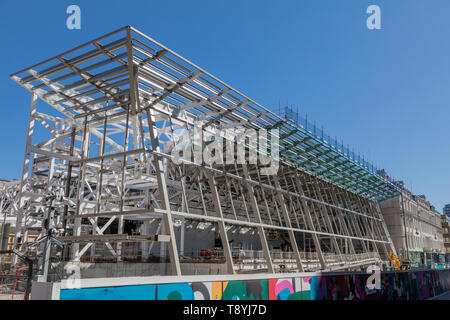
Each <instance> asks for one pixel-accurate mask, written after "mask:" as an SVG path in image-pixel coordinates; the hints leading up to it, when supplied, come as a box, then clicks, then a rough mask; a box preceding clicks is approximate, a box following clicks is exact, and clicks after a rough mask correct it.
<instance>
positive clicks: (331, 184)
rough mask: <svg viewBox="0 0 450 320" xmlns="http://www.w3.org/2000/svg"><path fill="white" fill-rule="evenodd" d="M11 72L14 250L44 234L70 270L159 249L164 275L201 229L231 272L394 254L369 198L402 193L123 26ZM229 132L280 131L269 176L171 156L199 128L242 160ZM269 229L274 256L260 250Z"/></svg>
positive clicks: (338, 263) (250, 166) (7, 190)
mask: <svg viewBox="0 0 450 320" xmlns="http://www.w3.org/2000/svg"><path fill="white" fill-rule="evenodd" d="M11 78H12V79H13V80H14V81H15V82H17V83H18V84H19V85H21V86H22V87H24V88H25V89H27V90H28V91H29V92H30V94H31V103H30V117H29V122H28V129H27V138H26V149H25V157H24V161H23V171H22V176H21V179H20V181H13V182H7V183H4V184H2V185H0V188H2V189H1V190H2V191H1V192H0V195H1V197H2V201H4V202H2V214H4V215H5V217H10V216H14V217H15V220H16V222H15V225H16V228H15V246H16V247H21V248H22V250H27V243H22V242H21V239H27V236H26V235H27V232H28V231H29V230H30V228H33V229H38V230H39V232H40V233H41V234H42V236H44V235H46V234H48V232H49V229H52V230H51V231H52V233H54V234H55V236H56V237H57V239H58V240H60V241H63V242H64V243H65V244H66V245H65V247H64V249H62V250H60V252H59V253H55V254H58V255H59V256H60V257H61V259H63V260H70V261H72V262H78V261H83V257H86V256H89V257H99V259H100V258H101V259H109V260H108V261H115V262H121V261H124V259H125V257H129V256H130V255H132V256H135V257H139V258H140V259H142V258H149V252H151V250H152V247H153V246H154V244H155V243H157V244H158V246H159V247H160V248H161V252H163V251H164V252H165V251H167V252H168V253H169V259H168V261H169V262H170V272H169V273H170V274H173V275H181V274H182V268H181V266H180V261H183V260H186V259H188V258H189V259H194V258H195V257H192V256H191V257H188V251H189V250H188V249H186V247H187V246H188V245H189V244H186V243H185V241H184V232H185V230H196V229H198V228H201V230H206V232H210V233H214V234H216V235H217V238H218V244H217V248H216V250H215V251H211V252H216V254H215V255H216V257H214V258H217V259H219V260H220V261H222V262H223V263H224V264H225V266H226V267H225V270H226V271H225V272H226V273H230V274H233V273H236V272H239V270H242V269H245V265H246V263H249V261H250V262H251V263H252V264H253V265H254V264H258V265H259V266H260V270H263V271H265V272H269V273H274V272H285V270H286V269H287V270H289V271H298V272H301V271H307V270H337V269H348V268H355V267H358V266H364V265H369V264H382V263H386V262H387V261H388V252H389V251H390V250H392V251H393V252H394V253H395V248H394V247H393V245H392V241H391V239H390V237H389V233H388V231H387V228H386V225H385V223H384V220H383V217H382V215H381V213H380V208H379V205H378V203H377V202H378V201H380V200H385V199H388V198H390V197H393V196H395V195H397V194H398V187H396V186H395V185H394V184H393V183H392V182H391V181H389V180H388V179H386V178H385V177H383V176H380V175H379V174H378V173H377V171H376V170H374V169H373V168H372V169H371V168H370V167H368V166H367V165H366V163H361V162H358V161H357V160H356V159H354V157H351V156H349V154H348V153H347V154H346V152H345V150H344V148H343V146H342V147H340V146H338V144H337V143H334V144H333V143H331V140H330V139H326V137H323V136H321V134H320V133H317V132H315V129H313V130H312V129H311V128H308V127H307V122H306V126H304V125H302V124H301V123H296V122H293V121H290V120H289V119H283V118H282V117H280V116H279V115H276V114H275V113H273V112H271V111H269V110H268V109H266V108H264V107H263V106H261V105H260V104H258V103H257V102H255V101H254V100H252V99H250V98H248V97H246V96H245V95H244V94H242V93H240V92H239V91H237V90H235V89H233V88H232V87H231V86H229V85H227V84H225V83H224V82H222V81H221V80H219V79H217V78H216V77H214V76H212V75H211V74H209V73H208V72H206V71H205V70H203V69H201V68H199V67H198V66H196V65H194V64H193V63H191V62H189V61H188V60H186V59H185V58H183V57H181V56H180V55H178V54H176V53H175V52H173V51H172V50H170V49H168V48H167V47H165V46H163V45H161V44H159V43H158V42H156V41H155V40H153V39H151V38H150V37H148V36H146V35H145V34H143V33H142V32H140V31H138V30H136V29H134V28H132V27H129V26H127V27H123V28H121V29H119V30H116V31H114V32H112V33H109V34H107V35H104V36H102V37H99V38H97V39H95V40H93V41H90V42H88V43H86V44H83V45H81V46H78V47H76V48H74V49H72V50H70V51H67V52H65V53H62V54H59V55H57V56H55V57H53V58H51V59H48V60H46V61H44V62H42V63H39V64H36V65H34V66H31V67H29V68H26V69H24V70H22V71H19V72H17V73H14V74H13V75H11ZM38 102H39V103H38ZM38 104H39V107H40V110H39V111H38ZM236 128H241V129H248V130H255V131H256V132H260V131H262V130H266V131H268V130H274V129H277V132H278V133H277V136H276V139H273V140H272V139H270V138H267V139H266V140H265V141H264V143H266V144H267V145H268V146H269V147H268V148H269V149H270V151H271V152H272V151H273V150H279V153H278V154H279V156H277V157H275V158H272V159H271V160H272V161H274V160H277V161H278V162H279V166H278V170H277V172H276V174H262V172H263V171H262V169H264V168H267V163H262V162H261V161H249V160H246V161H244V163H242V162H239V161H238V159H239V157H240V156H241V155H239V154H238V155H237V156H234V155H233V157H232V158H231V161H227V162H226V163H221V164H217V163H205V162H204V161H196V159H192V158H187V159H186V157H177V156H174V152H173V151H174V150H176V149H177V148H180V146H182V148H181V149H182V150H183V152H187V151H192V150H188V148H193V149H195V148H196V146H197V147H198V145H199V144H200V147H205V148H208V145H209V144H210V143H211V142H212V141H211V140H210V141H206V142H205V141H204V140H203V138H202V139H201V140H200V142H199V140H198V137H197V134H198V132H200V137H204V136H215V137H217V136H219V137H220V138H223V139H224V141H226V144H227V143H228V144H231V146H232V149H233V150H235V149H238V150H239V148H240V147H242V149H241V150H242V152H243V154H244V155H245V156H249V155H250V154H251V151H252V148H253V147H254V146H253V147H252V146H251V145H250V144H248V145H247V144H246V143H245V139H244V140H243V141H240V140H236V139H234V137H230V136H227V133H225V134H223V132H228V131H226V130H227V129H236ZM196 130H199V131H196ZM271 132H273V131H271ZM272 135H275V133H272ZM216 139H217V138H216ZM259 143H262V142H261V141H260V142H259ZM242 144H243V146H241V145H242ZM186 146H188V147H186ZM202 150H203V149H202ZM258 150H259V149H258ZM216 151H217V150H216ZM219 151H220V150H219ZM257 152H259V154H261V151H257ZM271 154H272V153H270V152H269V153H268V154H264V156H265V157H266V158H267V157H268V156H270V155H271ZM245 159H247V158H246V157H245ZM3 190H4V191H3ZM50 198H52V199H54V201H53V202H52V205H51V206H49V205H48V199H50ZM37 221H38V222H39V221H42V222H45V223H43V224H42V226H41V227H36V226H37V225H38V224H37V223H36V222H37ZM48 221H51V224H49V223H48ZM153 222H156V223H157V225H158V227H157V229H156V231H155V232H154V233H153V234H150V231H149V230H151V228H150V227H149V225H150V224H152V223H153ZM129 224H131V225H132V228H130V227H129ZM175 229H177V230H179V232H178V231H177V232H176V231H175ZM236 232H237V233H245V232H249V233H251V234H253V235H254V236H255V237H257V239H258V240H259V246H258V248H257V250H253V251H252V252H245V251H244V250H240V251H239V250H238V251H236V248H234V247H233V244H232V240H233V237H234V234H236ZM274 234H276V235H280V238H281V239H284V240H283V243H284V244H285V248H286V249H284V251H282V250H279V248H274V247H273V246H272V245H271V244H270V243H271V241H272V236H273V235H274ZM269 236H270V239H268V237H269ZM177 238H178V239H177ZM274 238H277V237H274ZM280 241H281V240H280ZM130 243H131V244H132V245H131V246H130V245H129V244H130ZM135 243H138V244H139V246H136V245H133V244H135ZM53 250H54V251H58V250H59V249H57V248H53ZM127 252H128V253H127ZM130 252H131V253H130ZM211 252H210V253H211ZM211 254H212V253H211ZM161 255H162V256H163V255H164V254H161ZM93 261H95V260H93ZM98 261H99V260H98ZM142 261H144V260H142ZM159 261H162V260H159ZM165 261H166V260H164V262H165Z"/></svg>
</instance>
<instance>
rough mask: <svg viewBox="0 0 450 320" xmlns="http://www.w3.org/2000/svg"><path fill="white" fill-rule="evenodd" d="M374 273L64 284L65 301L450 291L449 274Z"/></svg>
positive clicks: (404, 295)
mask: <svg viewBox="0 0 450 320" xmlns="http://www.w3.org/2000/svg"><path fill="white" fill-rule="evenodd" d="M368 278H369V274H366V273H335V274H314V273H310V274H307V273H304V274H279V275H277V276H276V277H274V276H272V277H271V276H269V275H228V276H224V275H222V276H217V277H210V276H208V277H207V276H203V277H198V276H197V277H192V276H191V277H189V276H187V277H183V278H182V279H180V278H179V277H159V278H155V277H154V278H117V279H87V280H86V279H85V280H81V281H80V283H79V287H78V288H73V286H70V285H68V284H67V283H65V282H63V283H61V291H60V299H61V300H127V299H133V300H167V299H169V300H236V299H239V300H425V299H429V298H431V297H435V296H437V295H440V294H442V293H444V292H446V291H448V290H450V269H446V270H429V271H397V272H382V273H381V274H380V282H379V283H380V286H379V288H378V289H369V288H368V287H367V286H366V284H367V283H368Z"/></svg>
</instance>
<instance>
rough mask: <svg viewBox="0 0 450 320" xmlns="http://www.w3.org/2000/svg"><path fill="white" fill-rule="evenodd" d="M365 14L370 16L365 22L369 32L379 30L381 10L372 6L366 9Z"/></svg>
mask: <svg viewBox="0 0 450 320" xmlns="http://www.w3.org/2000/svg"><path fill="white" fill-rule="evenodd" d="M366 13H367V14H370V16H369V17H368V18H367V20H366V26H367V29H369V30H374V29H376V30H380V29H381V9H380V7H379V6H377V5H375V4H372V5H370V6H368V7H367V10H366Z"/></svg>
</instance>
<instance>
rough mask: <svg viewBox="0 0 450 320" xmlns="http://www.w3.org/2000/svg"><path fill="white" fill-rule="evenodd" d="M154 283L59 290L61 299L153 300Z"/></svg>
mask: <svg viewBox="0 0 450 320" xmlns="http://www.w3.org/2000/svg"><path fill="white" fill-rule="evenodd" d="M155 290H156V285H154V284H148V285H139V286H124V287H107V288H84V289H64V290H61V295H60V299H61V300H155Z"/></svg>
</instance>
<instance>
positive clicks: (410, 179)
mask: <svg viewBox="0 0 450 320" xmlns="http://www.w3.org/2000/svg"><path fill="white" fill-rule="evenodd" d="M70 4H77V5H79V6H80V7H81V14H82V25H81V30H68V29H67V28H66V19H67V16H68V15H67V14H66V8H67V6H68V5H70ZM370 4H376V5H379V6H380V8H381V24H382V30H368V29H367V27H366V19H367V17H368V15H367V14H366V8H367V7H368V6H369V5H370ZM449 12H450V1H448V0H431V1H419V0H396V1H392V0H390V1H384V0H371V1H365V0H345V1H337V0H328V1H325V0H315V1H313V0H309V1H306V0H295V1H294V0H293V1H275V0H273V1H264V0H258V1H251V0H245V1H244V0H240V1H232V0H227V1H212V0H204V1H198V0H191V1H173V0H172V1H153V0H152V1H141V0H139V1H137V0H126V1H118V0H115V1H113V0H110V1H98V0H96V1H75V0H73V1H63V0H58V1H12V0H2V1H1V2H0V34H1V51H0V61H1V63H0V93H1V97H2V100H1V101H2V106H1V108H2V109H3V110H2V113H1V116H0V137H1V138H0V150H1V153H0V154H1V158H0V159H1V160H0V178H3V179H14V178H18V177H19V176H20V172H21V165H22V160H23V153H24V143H25V134H26V132H25V130H26V123H27V117H28V108H29V95H27V93H26V91H25V90H24V89H22V88H21V87H19V86H18V85H17V84H15V83H14V82H13V81H12V80H10V79H9V74H11V73H13V72H15V71H18V70H20V69H22V68H24V67H27V66H30V65H32V64H34V63H37V62H40V61H42V60H44V59H46V58H48V57H52V56H54V55H56V54H58V53H61V52H63V51H65V50H68V49H70V48H72V47H74V46H76V45H78V44H81V43H83V42H86V41H88V40H91V39H93V38H94V37H97V36H100V35H102V34H105V33H107V32H109V31H112V30H114V29H117V28H119V27H122V26H124V25H132V26H134V27H136V28H137V29H139V30H141V31H143V32H144V33H146V34H148V35H150V36H151V37H153V38H154V39H156V40H157V41H159V42H161V43H163V44H165V45H166V46H168V47H169V48H171V49H173V50H175V51H176V52H178V53H180V54H181V55H183V56H185V57H186V58H188V59H189V60H191V61H192V62H194V63H196V64H198V65H199V66H201V67H203V68H205V69H206V70H208V71H209V72H211V73H212V74H214V75H216V76H218V77H219V78H221V79H222V80H224V81H225V82H227V83H228V84H230V85H232V86H233V87H235V88H236V89H238V90H240V91H242V92H244V93H246V94H247V95H248V96H249V97H252V98H253V99H254V100H256V101H258V102H259V103H261V104H263V105H264V106H266V107H267V108H269V109H272V110H277V108H278V101H279V100H281V101H282V103H285V102H286V101H288V102H289V104H294V105H296V106H300V109H301V113H303V114H304V113H307V114H308V119H316V120H317V122H318V123H320V124H321V125H323V126H324V127H325V128H326V130H327V131H328V132H330V133H331V135H332V136H334V135H337V136H338V137H340V138H342V139H343V140H344V143H345V144H349V145H350V146H353V147H354V148H355V149H356V150H359V151H360V152H361V153H363V154H365V155H366V156H370V159H371V160H372V161H373V162H374V163H375V164H376V165H377V166H378V167H382V168H386V170H387V171H388V172H389V173H390V174H392V175H393V176H394V177H396V178H400V179H403V180H404V181H405V182H406V184H407V187H408V188H411V189H412V191H413V192H414V193H416V194H426V195H427V198H428V199H429V200H431V202H432V203H433V204H434V205H435V206H436V207H437V209H438V210H439V211H442V207H443V205H444V204H445V203H450V170H449V167H450V166H449V159H450V126H449V124H450V107H449V102H450V18H449Z"/></svg>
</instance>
